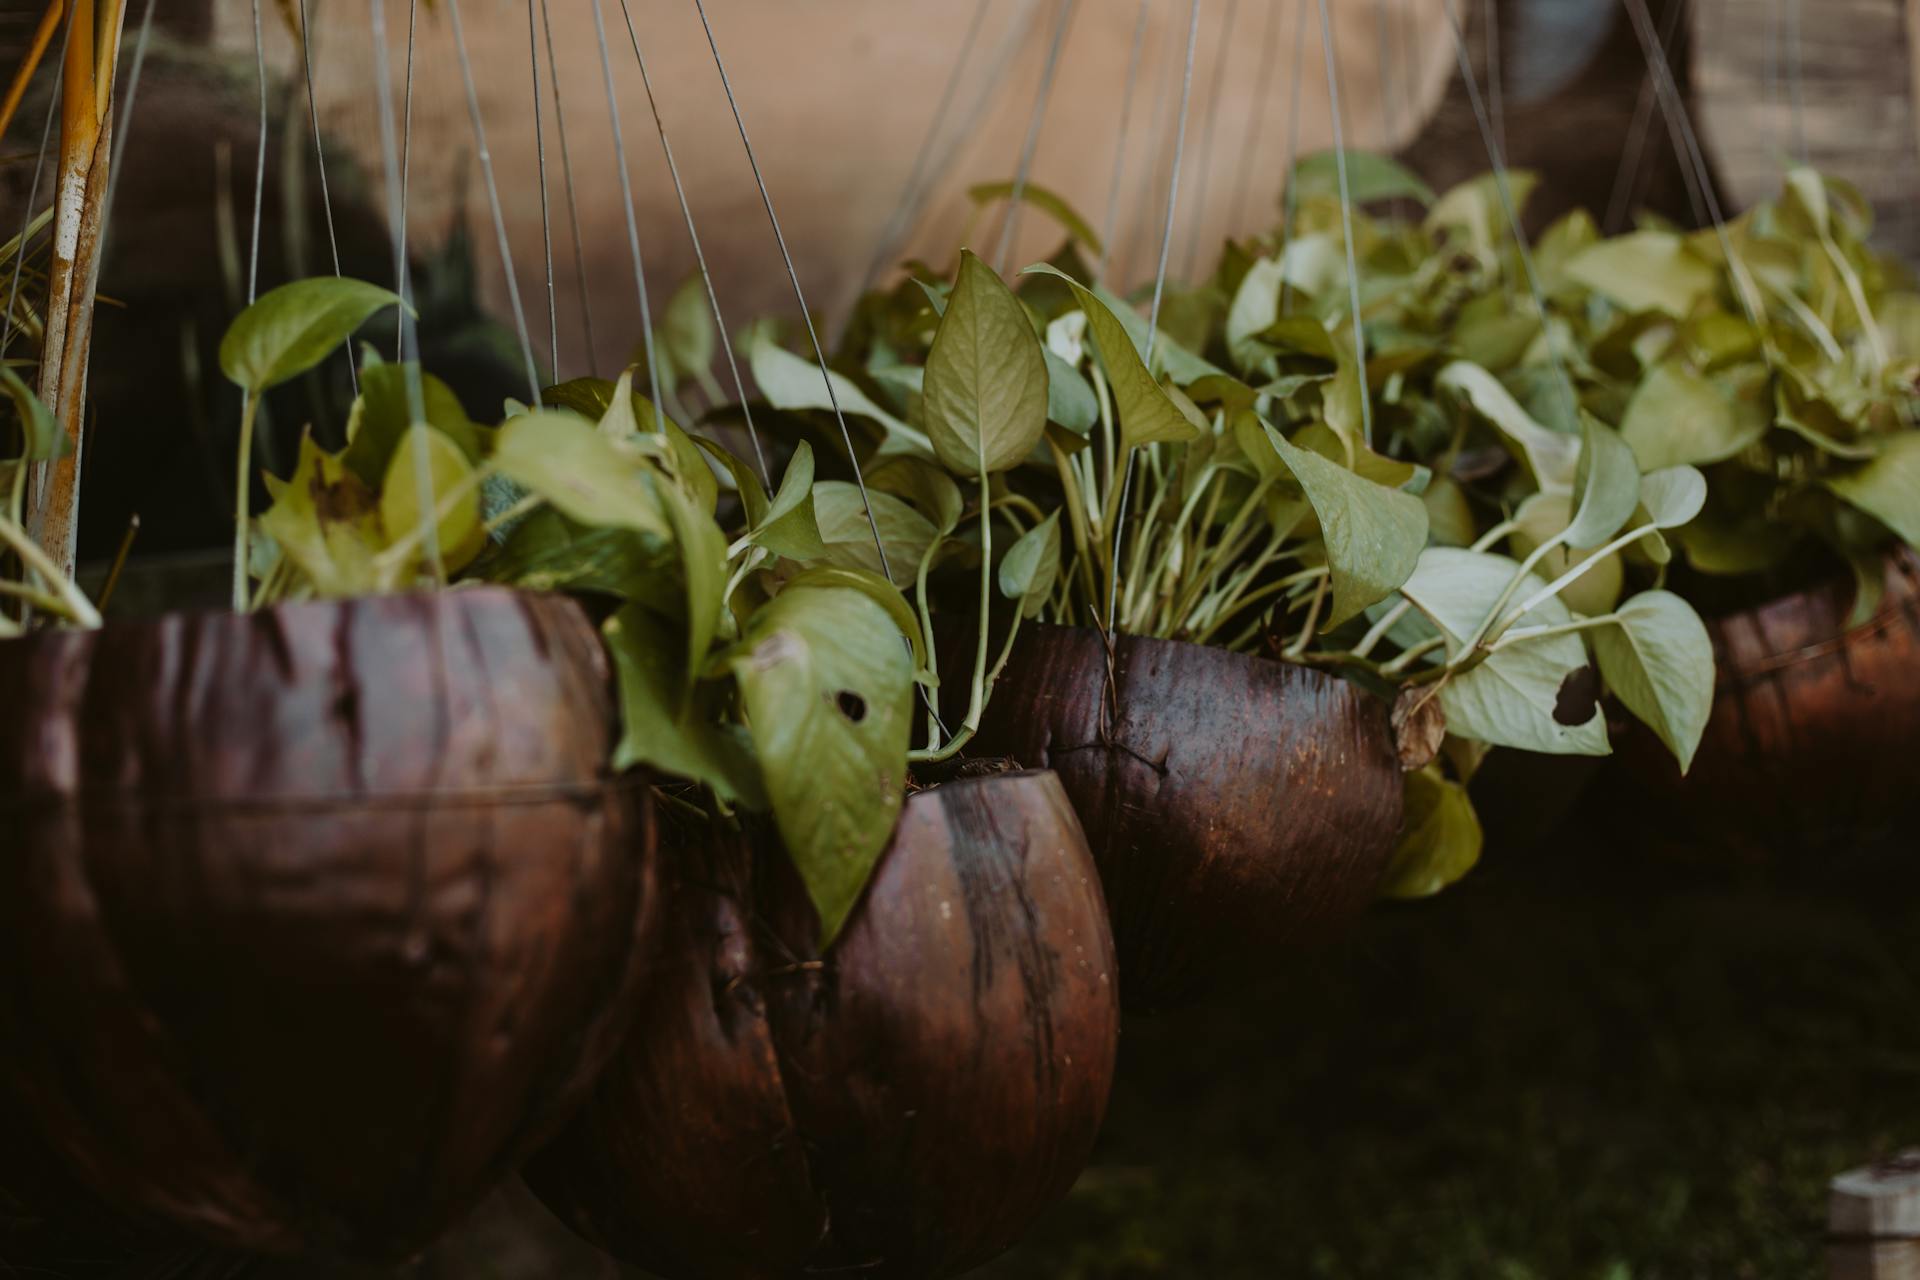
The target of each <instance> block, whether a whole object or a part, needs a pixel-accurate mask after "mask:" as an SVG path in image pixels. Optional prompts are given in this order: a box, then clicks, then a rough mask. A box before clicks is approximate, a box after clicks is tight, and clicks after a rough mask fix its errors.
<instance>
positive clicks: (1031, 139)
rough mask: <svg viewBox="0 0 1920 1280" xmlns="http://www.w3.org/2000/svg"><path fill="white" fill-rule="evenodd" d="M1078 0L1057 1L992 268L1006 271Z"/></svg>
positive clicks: (1001, 272) (1003, 273)
mask: <svg viewBox="0 0 1920 1280" xmlns="http://www.w3.org/2000/svg"><path fill="white" fill-rule="evenodd" d="M1079 3H1080V0H1060V13H1059V16H1058V17H1057V18H1055V19H1054V24H1053V38H1052V41H1051V43H1049V44H1048V46H1047V63H1046V66H1045V67H1044V68H1043V69H1042V70H1041V72H1040V91H1039V92H1038V93H1037V94H1036V95H1035V96H1034V100H1033V118H1032V119H1031V120H1029V121H1028V122H1027V139H1026V142H1025V144H1024V145H1022V146H1021V148H1020V167H1019V168H1018V169H1016V170H1015V171H1014V175H1013V190H1012V192H1010V193H1009V194H1008V196H1007V215H1006V217H1005V218H1003V219H1002V220H1001V222H1000V247H999V248H998V249H997V250H995V252H994V255H993V259H994V267H995V269H996V270H997V271H999V272H1000V274H1001V275H1005V274H1006V273H1007V266H1008V262H1007V255H1009V254H1010V253H1012V252H1013V243H1014V237H1015V236H1016V235H1018V234H1019V231H1020V214H1021V213H1022V211H1023V210H1024V209H1025V208H1026V198H1027V178H1028V176H1029V175H1030V174H1031V173H1032V172H1033V153H1034V151H1035V150H1037V149H1038V148H1039V146H1040V129H1041V126H1043V125H1044V124H1045V123H1046V119H1047V102H1048V100H1049V99H1051V98H1052V97H1053V79H1054V74H1055V73H1056V72H1057V71H1059V69H1060V51H1061V49H1063V48H1064V47H1065V46H1066V43H1067V32H1068V31H1069V30H1071V29H1072V27H1073V14H1074V11H1075V9H1077V8H1078V7H1079Z"/></svg>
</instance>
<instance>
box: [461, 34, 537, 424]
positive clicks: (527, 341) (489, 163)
mask: <svg viewBox="0 0 1920 1280" xmlns="http://www.w3.org/2000/svg"><path fill="white" fill-rule="evenodd" d="M447 12H448V13H449V14H450V15H452V17H453V47H454V52H455V53H457V54H458V55H459V58H460V78H461V81H462V82H463V83H464V84H465V85H466V89H467V113H468V114H469V115H470V116H472V117H473V141H474V146H475V147H476V148H477V149H478V150H479V153H480V176H481V178H482V179H483V180H484V181H485V182H486V187H487V205H488V207H489V208H490V209H491V210H492V211H493V231H494V236H495V237H496V238H497V239H498V240H499V241H500V265H501V267H502V268H503V269H504V270H505V271H506V276H507V301H508V302H509V303H510V304H512V307H513V327H514V330H515V331H516V332H517V333H518V334H519V335H520V353H521V355H522V356H523V357H525V359H526V363H527V392H528V395H529V397H530V399H528V401H527V403H528V404H539V403H540V366H539V365H538V364H537V363H536V362H535V360H534V358H533V337H532V335H531V334H529V333H528V331H527V312H526V308H525V307H523V306H522V305H521V304H520V281H519V280H518V279H517V278H515V275H514V270H513V246H512V245H511V244H509V243H508V242H507V215H506V212H505V211H504V210H503V209H502V208H501V206H500V188H499V186H498V185H497V184H496V183H495V182H494V180H493V153H492V152H491V151H489V150H488V149H487V125H486V121H484V120H482V119H481V118H480V92H479V90H478V89H476V88H475V87H474V83H473V63H472V62H471V61H469V60H468V58H467V36H466V31H465V29H464V28H463V27H462V26H461V24H460V0H447Z"/></svg>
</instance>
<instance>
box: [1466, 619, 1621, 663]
mask: <svg viewBox="0 0 1920 1280" xmlns="http://www.w3.org/2000/svg"><path fill="white" fill-rule="evenodd" d="M1618 621H1620V615H1619V614H1616V613H1603V614H1601V615H1599V616H1598V617H1593V618H1575V619H1574V620H1573V621H1572V622H1557V623H1554V624H1552V625H1550V626H1539V627H1515V628H1513V629H1512V630H1511V631H1508V632H1506V633H1505V634H1503V635H1502V636H1501V637H1500V639H1499V640H1497V641H1495V642H1494V643H1493V644H1490V645H1488V646H1487V652H1489V653H1498V652H1500V651H1501V650H1502V649H1505V648H1509V647H1510V646H1512V645H1516V644H1524V643H1526V642H1527V641H1529V640H1547V639H1551V638H1552V637H1554V636H1566V635H1574V634H1576V633H1578V632H1581V631H1591V630H1593V629H1594V628H1595V627H1604V626H1609V625H1611V624H1613V623H1615V622H1618Z"/></svg>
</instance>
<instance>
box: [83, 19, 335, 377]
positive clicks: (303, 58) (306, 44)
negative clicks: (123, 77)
mask: <svg viewBox="0 0 1920 1280" xmlns="http://www.w3.org/2000/svg"><path fill="white" fill-rule="evenodd" d="M147 15H148V17H152V15H153V5H152V0H149V3H148V5H147ZM144 34H145V33H144V31H143V32H142V35H143V36H144ZM300 63H301V69H302V71H303V73H304V74H305V76H306V79H307V119H308V120H310V121H311V122H312V123H313V162H314V165H315V166H316V167H317V168H318V169H319V170H320V212H321V215H322V217H323V218H324V219H325V222H326V227H327V252H328V253H329V254H330V255H332V258H333V274H334V277H335V278H336V279H338V278H339V276H340V241H339V238H338V237H337V236H336V235H335V234H334V229H333V192H332V190H331V189H330V188H329V187H328V185H327V150H326V146H325V144H324V143H323V142H322V141H321V140H320V104H319V97H318V95H317V94H316V93H315V91H314V87H313V23H312V21H311V20H309V18H308V16H307V0H300ZM136 65H137V64H136ZM128 105H129V107H131V105H132V104H131V103H129V104H128ZM115 167H116V168H117V167H118V166H115ZM107 199H108V201H109V202H111V201H112V199H113V187H112V184H111V183H109V184H108V187H107ZM345 354H346V358H347V379H348V381H349V382H350V383H351V384H352V385H353V394H354V397H355V398H356V399H357V398H358V397H359V395H360V371H359V370H358V369H357V368H355V367H354V361H353V350H352V348H351V347H349V348H348V349H347V351H346V353H345Z"/></svg>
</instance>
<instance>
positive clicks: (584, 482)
mask: <svg viewBox="0 0 1920 1280" xmlns="http://www.w3.org/2000/svg"><path fill="white" fill-rule="evenodd" d="M493 465H494V467H495V469H496V470H498V471H499V472H500V474H502V475H504V476H506V477H507V479H509V480H511V481H513V482H514V483H515V484H517V485H519V486H521V487H522V488H524V489H526V490H528V491H530V492H532V493H537V494H539V495H540V496H541V497H543V498H545V499H546V500H547V501H548V502H551V503H552V504H553V505H554V506H555V507H558V508H559V509H560V510H561V511H562V512H563V513H565V514H566V515H568V516H570V517H572V518H573V519H575V520H578V521H580V522H581V523H582V524H589V525H598V526H600V527H603V528H619V529H632V530H634V531H635V532H638V533H644V534H651V535H653V536H654V537H657V538H661V539H663V540H664V539H666V538H668V537H670V536H671V531H670V529H669V527H668V524H667V516H666V513H665V512H664V511H662V510H661V500H660V497H659V495H658V493H657V491H656V490H655V487H654V486H653V485H652V484H651V483H649V479H648V476H647V474H646V471H647V464H646V463H645V462H644V461H643V460H641V459H639V458H635V457H631V456H629V455H628V454H625V453H623V452H621V450H620V447H619V446H618V445H616V444H615V443H614V442H613V441H611V440H609V439H607V438H606V437H605V436H603V435H601V434H600V433H599V432H598V431H597V430H595V429H594V428H593V426H592V425H590V424H589V423H587V422H585V421H584V420H582V419H581V418H579V417H577V416H575V415H574V414H571V413H567V412H564V411H559V410H551V409H545V410H540V411H538V412H535V413H529V414H527V415H525V416H524V417H519V418H515V419H513V420H512V421H510V422H508V423H507V424H506V425H505V426H503V427H502V428H500V438H499V440H498V441H497V442H496V443H495V445H494V450H493Z"/></svg>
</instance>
